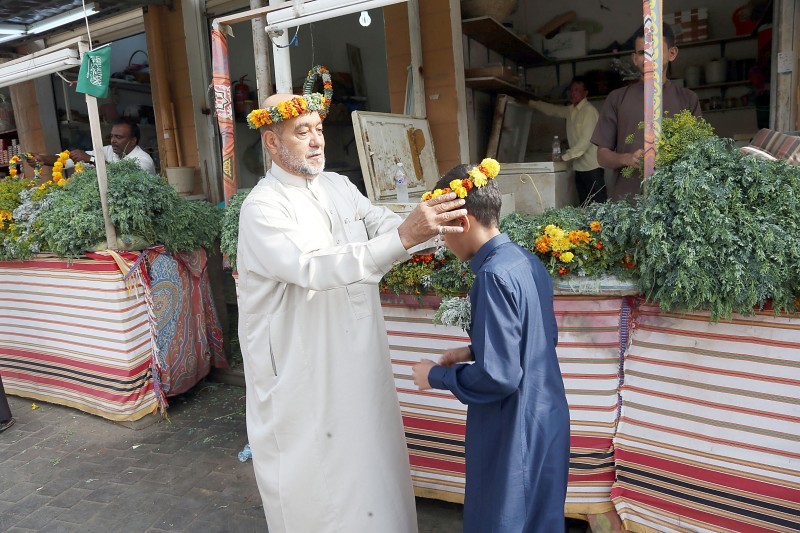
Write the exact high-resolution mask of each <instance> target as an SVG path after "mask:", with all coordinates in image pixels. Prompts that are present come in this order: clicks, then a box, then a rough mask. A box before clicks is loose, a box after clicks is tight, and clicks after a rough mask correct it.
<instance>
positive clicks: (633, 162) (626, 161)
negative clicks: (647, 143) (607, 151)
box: [622, 148, 644, 167]
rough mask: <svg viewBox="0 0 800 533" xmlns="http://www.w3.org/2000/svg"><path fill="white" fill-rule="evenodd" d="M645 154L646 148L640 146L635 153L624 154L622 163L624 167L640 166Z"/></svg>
mask: <svg viewBox="0 0 800 533" xmlns="http://www.w3.org/2000/svg"><path fill="white" fill-rule="evenodd" d="M643 154H644V150H642V149H641V148H639V149H638V150H636V151H635V152H633V153H630V154H622V158H623V159H622V163H623V165H622V166H624V167H638V166H639V164H640V163H641V160H642V155H643Z"/></svg>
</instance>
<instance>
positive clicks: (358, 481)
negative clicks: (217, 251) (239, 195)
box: [237, 165, 417, 533]
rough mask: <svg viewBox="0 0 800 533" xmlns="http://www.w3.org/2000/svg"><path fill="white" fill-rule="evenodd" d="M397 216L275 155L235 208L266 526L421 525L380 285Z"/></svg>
mask: <svg viewBox="0 0 800 533" xmlns="http://www.w3.org/2000/svg"><path fill="white" fill-rule="evenodd" d="M400 222H401V220H400V218H399V217H398V216H397V215H395V214H394V213H392V212H391V211H389V210H388V209H385V208H380V207H376V206H373V205H372V204H371V203H370V202H369V200H368V199H366V198H365V197H364V196H363V195H362V194H361V193H360V192H359V191H358V189H356V187H355V186H353V185H352V184H351V183H350V182H349V180H348V179H347V177H345V176H342V175H339V174H333V173H327V172H323V173H322V174H320V175H319V176H317V177H316V178H314V179H313V180H306V179H305V178H301V177H297V176H293V175H291V174H289V173H287V172H286V171H284V170H283V169H281V168H280V167H278V166H277V165H273V166H272V169H271V170H270V172H269V173H268V174H267V176H266V177H265V178H263V179H262V180H261V181H260V182H259V183H258V185H256V187H255V188H254V189H253V190H252V191H251V192H250V194H249V195H248V197H247V199H246V200H245V202H244V204H243V205H242V210H241V215H240V219H239V247H238V252H237V270H238V273H239V340H240V343H241V347H242V354H243V357H244V369H245V380H246V383H247V433H248V437H249V441H250V447H251V449H252V452H253V466H254V468H255V473H256V479H257V482H258V487H259V490H260V492H261V499H262V501H263V504H264V513H265V514H266V517H267V524H268V527H269V531H270V533H282V532H290V533H322V532H327V531H335V532H344V533H359V532H364V533H376V532H380V533H392V532H397V533H406V532H409V531H411V532H414V531H417V519H416V510H415V503H414V494H413V489H412V486H411V476H410V470H409V461H408V451H407V449H406V445H405V440H404V433H403V425H402V420H401V417H400V409H399V405H398V400H397V393H396V391H395V386H394V377H393V374H392V366H391V360H390V358H389V346H388V340H387V337H386V328H385V325H384V322H383V315H382V313H381V309H380V301H379V297H378V290H377V283H378V282H379V281H380V279H381V277H382V276H383V275H384V274H385V273H386V272H387V271H388V270H389V269H390V268H391V267H392V265H393V264H394V263H396V262H398V261H401V260H405V259H408V257H409V256H408V252H406V250H405V249H404V248H403V245H402V244H401V242H400V237H399V235H398V232H397V226H398V225H399V224H400Z"/></svg>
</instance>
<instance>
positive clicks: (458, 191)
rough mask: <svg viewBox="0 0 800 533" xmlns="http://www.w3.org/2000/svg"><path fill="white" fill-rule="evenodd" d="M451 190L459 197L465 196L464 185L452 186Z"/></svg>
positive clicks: (465, 189)
mask: <svg viewBox="0 0 800 533" xmlns="http://www.w3.org/2000/svg"><path fill="white" fill-rule="evenodd" d="M451 185H452V184H451ZM453 192H454V193H456V195H457V196H458V197H459V198H466V197H467V188H466V187H464V186H461V185H459V186H458V187H454V188H453Z"/></svg>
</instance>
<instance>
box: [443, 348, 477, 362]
mask: <svg viewBox="0 0 800 533" xmlns="http://www.w3.org/2000/svg"><path fill="white" fill-rule="evenodd" d="M470 361H472V352H471V351H469V346H462V347H461V348H452V349H450V350H445V351H444V353H443V354H442V357H440V358H439V365H440V366H447V367H450V366H453V365H454V364H456V363H469V362H470Z"/></svg>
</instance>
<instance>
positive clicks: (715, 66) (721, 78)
mask: <svg viewBox="0 0 800 533" xmlns="http://www.w3.org/2000/svg"><path fill="white" fill-rule="evenodd" d="M727 76H728V62H727V61H725V60H724V59H715V60H713V61H709V62H708V64H707V65H706V83H723V82H725V80H727V79H728V78H727Z"/></svg>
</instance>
